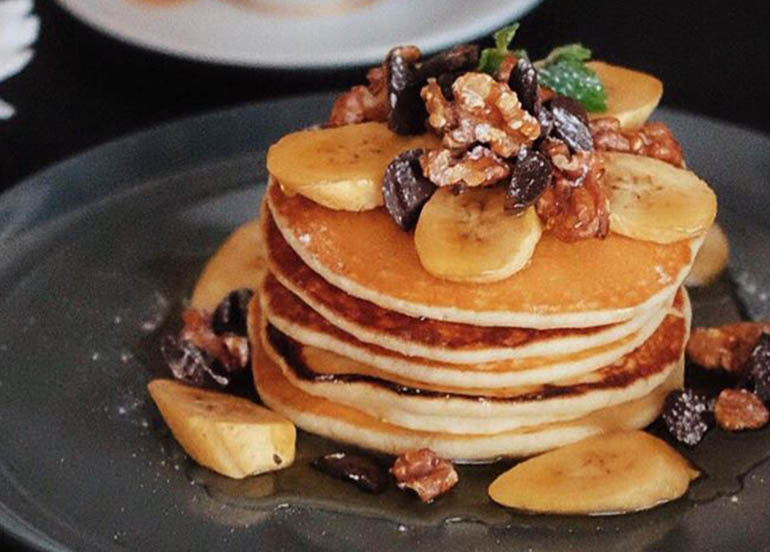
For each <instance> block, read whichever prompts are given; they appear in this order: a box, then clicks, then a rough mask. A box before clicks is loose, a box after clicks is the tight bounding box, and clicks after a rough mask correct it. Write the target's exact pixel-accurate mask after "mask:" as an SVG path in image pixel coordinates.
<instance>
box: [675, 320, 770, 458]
mask: <svg viewBox="0 0 770 552" xmlns="http://www.w3.org/2000/svg"><path fill="white" fill-rule="evenodd" d="M768 328H770V323H760V322H737V323H734V324H726V325H724V326H721V327H719V328H695V329H694V330H693V332H692V334H691V337H690V342H689V343H688V345H687V355H688V357H689V359H690V360H691V361H692V362H693V363H695V364H696V365H697V366H699V367H700V368H702V369H706V370H714V369H719V370H725V371H726V372H727V373H729V374H730V375H732V376H733V377H734V381H735V382H736V384H735V386H734V387H727V388H725V389H722V390H721V392H720V393H719V396H718V397H716V399H714V398H713V396H712V398H711V399H710V400H709V398H707V397H706V396H705V395H704V394H702V393H696V392H695V391H693V390H692V389H684V390H677V391H672V392H671V394H670V395H669V397H668V398H667V400H666V404H665V407H664V410H663V413H662V418H663V421H664V422H665V424H666V426H667V427H668V430H669V432H670V433H671V435H672V436H674V438H676V439H677V440H678V441H680V442H682V443H685V444H688V445H694V444H697V443H698V442H699V441H700V440H701V438H702V437H703V435H704V434H705V433H706V431H707V430H708V429H709V427H710V426H711V425H713V422H714V420H716V423H717V425H719V427H720V428H722V429H724V430H726V431H742V430H746V429H759V428H761V427H764V426H765V425H767V423H768V420H769V419H770V412H769V411H768V409H767V405H766V404H765V403H767V402H768V401H770V333H766V332H767V330H768Z"/></svg>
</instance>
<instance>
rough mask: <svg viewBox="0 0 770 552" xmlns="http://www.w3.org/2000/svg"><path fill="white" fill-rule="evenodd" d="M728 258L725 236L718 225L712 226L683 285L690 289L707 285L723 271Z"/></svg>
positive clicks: (728, 251)
mask: <svg viewBox="0 0 770 552" xmlns="http://www.w3.org/2000/svg"><path fill="white" fill-rule="evenodd" d="M729 256H730V245H729V244H728V242H727V236H725V233H724V231H722V228H721V227H720V226H719V225H718V224H714V225H713V226H712V227H711V228H709V231H708V232H706V238H705V239H704V240H703V245H702V246H701V248H700V251H698V255H697V256H696V257H695V263H694V264H693V265H692V270H691V271H690V274H689V275H688V276H687V280H685V282H684V284H685V285H686V286H690V287H696V286H707V285H709V284H710V283H711V282H713V281H714V280H715V279H716V277H717V276H719V274H721V272H722V271H723V270H724V269H725V267H726V266H727V258H728V257H729Z"/></svg>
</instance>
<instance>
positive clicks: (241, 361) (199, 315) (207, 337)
mask: <svg viewBox="0 0 770 552" xmlns="http://www.w3.org/2000/svg"><path fill="white" fill-rule="evenodd" d="M182 322H184V328H183V329H182V331H181V333H180V334H179V337H180V338H181V339H182V340H184V341H188V342H190V343H192V344H193V345H195V346H196V347H197V348H198V349H200V350H202V351H206V352H207V353H208V354H209V355H211V356H212V357H213V358H215V359H216V360H218V361H219V362H220V363H221V364H222V366H224V367H225V369H226V370H228V371H234V370H240V369H241V368H243V367H244V366H245V365H246V363H247V362H248V361H249V342H248V339H247V338H246V337H243V336H240V335H236V334H232V333H230V334H224V335H217V334H216V333H214V329H213V327H212V318H211V315H209V314H208V313H206V312H204V311H201V310H198V309H186V310H184V311H182Z"/></svg>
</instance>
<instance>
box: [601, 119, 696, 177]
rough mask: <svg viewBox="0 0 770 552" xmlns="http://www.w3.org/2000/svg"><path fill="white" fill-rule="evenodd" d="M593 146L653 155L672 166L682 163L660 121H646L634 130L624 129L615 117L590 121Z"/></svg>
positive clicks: (669, 135)
mask: <svg viewBox="0 0 770 552" xmlns="http://www.w3.org/2000/svg"><path fill="white" fill-rule="evenodd" d="M590 127H591V135H592V136H593V139H594V145H595V147H596V149H598V150H601V151H618V152H623V153H634V154H636V155H644V156H646V157H654V158H655V159H659V160H661V161H665V162H666V163H670V164H671V165H674V166H676V167H683V166H684V158H683V156H682V148H681V146H680V145H679V142H677V141H676V139H675V138H674V136H673V134H671V130H669V128H668V127H667V126H666V125H665V124H663V123H647V124H645V125H644V126H643V127H642V128H640V129H638V130H628V131H624V130H621V128H620V121H618V120H617V119H616V118H615V117H603V118H600V119H594V120H593V121H591V122H590Z"/></svg>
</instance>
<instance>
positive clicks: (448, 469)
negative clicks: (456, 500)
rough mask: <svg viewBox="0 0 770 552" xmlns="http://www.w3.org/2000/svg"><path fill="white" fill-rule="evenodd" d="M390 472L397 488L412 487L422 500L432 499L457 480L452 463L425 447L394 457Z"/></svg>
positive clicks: (429, 500)
mask: <svg viewBox="0 0 770 552" xmlns="http://www.w3.org/2000/svg"><path fill="white" fill-rule="evenodd" d="M390 473H392V474H393V477H395V478H396V483H397V484H398V488H399V489H405V488H408V489H412V490H413V491H414V492H416V493H417V496H419V497H420V500H422V501H423V502H431V501H433V499H434V498H436V497H437V496H439V495H442V494H444V493H445V492H447V491H448V490H449V489H451V488H452V487H454V486H455V485H456V484H457V481H458V477H457V472H456V471H455V469H454V466H453V465H452V463H451V462H450V461H449V460H444V459H443V458H439V457H438V456H436V453H435V452H433V451H432V450H430V449H427V448H424V449H420V450H410V451H407V452H405V453H404V454H402V455H401V456H399V457H398V458H396V462H395V463H394V464H393V467H392V468H390Z"/></svg>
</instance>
